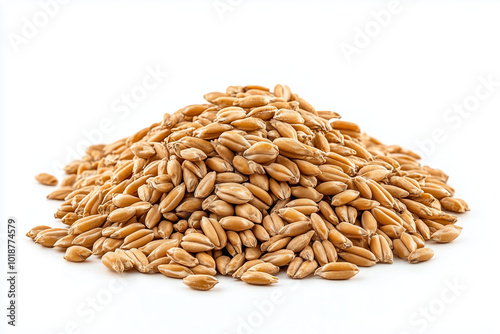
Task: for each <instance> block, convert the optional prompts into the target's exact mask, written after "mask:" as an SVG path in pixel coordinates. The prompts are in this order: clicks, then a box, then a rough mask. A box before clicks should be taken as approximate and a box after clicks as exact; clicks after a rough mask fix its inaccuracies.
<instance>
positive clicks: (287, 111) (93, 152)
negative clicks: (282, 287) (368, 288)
mask: <svg viewBox="0 0 500 334" xmlns="http://www.w3.org/2000/svg"><path fill="white" fill-rule="evenodd" d="M204 98H205V100H206V101H207V102H208V103H206V104H196V105H189V106H187V107H185V108H182V109H180V110H178V111H177V112H175V113H173V114H165V116H164V117H163V120H162V121H161V122H158V123H155V124H152V125H151V126H150V127H147V128H145V129H142V130H140V131H138V132H137V133H135V134H133V135H132V136H130V137H128V138H124V139H121V140H118V141H116V142H114V143H112V144H109V145H95V146H91V147H89V148H88V149H87V154H86V155H85V156H84V157H83V158H82V159H81V160H79V161H73V162H71V163H70V164H68V165H67V166H66V168H65V172H66V173H67V174H68V175H69V176H67V177H66V178H65V179H64V180H63V181H62V182H61V184H60V188H58V189H57V190H55V191H53V192H52V193H50V194H49V195H48V198H50V199H55V200H61V201H62V204H61V206H60V208H59V209H58V210H57V212H56V213H55V217H56V218H58V219H61V221H62V223H63V224H65V225H66V227H59V228H52V227H49V226H37V227H35V228H33V229H32V230H31V231H29V232H28V234H27V235H28V236H29V237H31V238H32V239H33V240H34V241H35V242H36V243H39V244H41V245H43V246H46V247H60V248H65V249H66V255H65V259H67V260H69V261H75V262H80V261H84V260H85V259H87V258H88V257H90V256H92V255H94V256H97V257H101V261H102V263H103V264H104V265H105V266H107V267H109V268H110V269H112V270H115V271H117V272H123V271H127V270H132V269H136V270H138V271H140V272H144V273H152V272H159V273H162V274H163V275H165V276H168V277H173V278H180V279H184V283H185V284H186V285H187V286H189V287H191V288H194V289H198V290H209V289H211V288H212V287H214V286H215V285H216V284H217V283H218V281H217V279H216V278H215V277H214V276H215V275H217V274H221V275H232V276H233V277H235V278H236V279H240V280H242V281H244V282H247V283H250V284H257V285H266V284H272V283H276V282H277V281H278V279H277V278H276V277H275V276H274V275H275V274H276V273H277V272H278V271H279V270H280V269H281V268H282V267H286V271H287V275H288V276H289V277H291V278H304V277H307V276H310V275H317V276H320V277H323V278H326V279H348V278H351V277H353V276H355V275H356V274H357V273H358V272H359V268H358V267H370V266H373V265H375V264H377V263H385V264H390V263H392V262H393V256H394V255H396V256H398V257H400V258H402V259H404V260H407V261H408V262H410V263H418V262H422V261H427V260H429V259H430V258H432V256H433V255H434V252H433V251H432V249H430V248H428V247H426V242H427V241H429V240H430V241H434V242H450V241H452V240H454V239H455V238H457V237H458V235H459V234H460V232H461V229H462V228H461V227H459V226H457V225H456V224H455V223H456V222H457V217H456V216H455V215H453V214H450V213H449V212H450V211H451V212H457V213H462V212H465V211H468V210H469V208H468V206H467V204H466V203H465V202H464V201H463V200H461V199H458V198H455V197H453V194H454V189H453V188H452V187H451V186H449V185H448V184H447V180H448V177H447V175H446V174H445V173H444V172H442V171H440V170H438V169H434V168H431V167H428V166H422V165H421V164H420V163H419V161H418V160H419V157H418V156H417V155H416V154H415V153H413V152H411V151H409V150H406V149H403V148H401V147H399V146H395V145H392V146H388V145H384V144H382V143H381V142H379V141H377V140H376V139H374V138H372V137H370V136H369V135H367V134H365V133H362V132H361V130H360V128H359V126H358V125H357V124H354V123H351V122H347V121H344V120H340V116H339V115H338V114H337V113H335V112H331V111H317V110H315V109H314V107H313V106H312V105H311V104H309V103H308V102H307V101H305V100H304V99H302V98H300V97H299V96H298V95H297V94H294V93H292V92H291V91H290V89H289V88H288V86H284V85H277V86H276V87H275V88H274V90H273V91H271V90H269V89H268V88H265V87H261V86H244V87H243V86H230V87H228V88H227V90H226V92H225V93H222V92H213V93H208V94H206V95H205V96H204ZM37 179H38V180H39V181H40V182H41V183H44V184H50V185H54V184H55V183H57V180H55V178H54V179H53V178H52V177H51V176H50V175H47V174H41V175H39V176H38V177H37Z"/></svg>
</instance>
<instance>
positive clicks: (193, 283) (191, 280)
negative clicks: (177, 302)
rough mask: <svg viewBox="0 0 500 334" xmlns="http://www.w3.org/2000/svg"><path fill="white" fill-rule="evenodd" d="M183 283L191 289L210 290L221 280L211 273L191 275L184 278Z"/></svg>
mask: <svg viewBox="0 0 500 334" xmlns="http://www.w3.org/2000/svg"><path fill="white" fill-rule="evenodd" d="M182 283H184V284H186V285H187V286H189V287H190V288H191V289H195V290H201V291H208V290H210V289H212V288H213V287H214V286H215V285H216V284H217V283H219V281H218V280H217V279H216V278H215V277H213V276H210V275H189V276H186V277H184V278H183V279H182Z"/></svg>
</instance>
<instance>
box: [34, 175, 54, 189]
mask: <svg viewBox="0 0 500 334" xmlns="http://www.w3.org/2000/svg"><path fill="white" fill-rule="evenodd" d="M35 180H37V181H38V182H40V183H41V184H44V185H46V186H55V185H57V178H56V177H55V176H54V175H51V174H48V173H40V174H38V175H37V176H35Z"/></svg>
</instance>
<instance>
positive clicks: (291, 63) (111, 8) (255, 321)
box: [0, 0, 500, 334]
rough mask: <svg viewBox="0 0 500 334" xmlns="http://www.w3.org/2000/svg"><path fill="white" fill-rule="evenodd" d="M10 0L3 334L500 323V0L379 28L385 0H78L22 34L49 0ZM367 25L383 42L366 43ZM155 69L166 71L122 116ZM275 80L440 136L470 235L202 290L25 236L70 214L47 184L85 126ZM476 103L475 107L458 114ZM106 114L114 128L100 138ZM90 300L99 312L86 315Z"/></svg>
mask: <svg viewBox="0 0 500 334" xmlns="http://www.w3.org/2000/svg"><path fill="white" fill-rule="evenodd" d="M46 2H48V0H45V1H41V3H46ZM1 3H2V5H1V7H0V11H1V13H0V15H1V17H0V20H1V26H0V27H1V28H0V29H1V31H0V35H1V42H0V43H1V46H0V50H1V58H0V59H1V67H0V73H1V76H0V78H1V82H0V89H1V92H0V94H1V100H0V101H1V102H0V103H1V105H0V108H1V109H0V110H1V130H0V135H1V164H0V168H1V172H0V177H1V187H0V189H1V190H0V191H1V200H0V204H1V220H2V222H3V223H2V226H3V227H2V231H1V233H2V239H1V242H2V245H1V253H0V254H1V258H2V260H1V264H2V268H5V259H6V256H5V254H6V253H5V249H6V246H5V240H6V239H5V238H6V237H5V229H6V228H5V222H6V221H7V218H8V217H15V218H16V220H17V224H18V239H17V243H18V272H19V281H18V286H17V289H18V299H17V303H18V323H17V324H18V326H17V327H16V328H12V327H10V326H6V317H5V315H4V313H6V311H5V307H4V305H6V302H7V301H6V292H7V287H6V285H5V279H4V278H3V277H4V276H3V275H2V279H1V282H2V285H1V289H2V290H1V291H0V296H1V297H0V300H1V305H2V306H1V309H2V315H1V317H0V318H1V319H2V320H1V322H2V324H1V326H2V328H6V330H7V333H73V332H78V333H104V332H108V331H109V330H111V329H112V330H113V332H120V333H134V332H138V331H141V332H160V330H161V331H162V332H169V333H172V332H174V331H182V332H186V333H187V332H189V333H191V332H192V333H194V332H196V333H284V332H287V333H305V332H310V333H312V332H319V331H321V332H328V333H330V332H332V333H343V332H351V333H362V332H365V331H369V332H370V333H401V334H402V333H471V332H473V331H474V332H477V333H494V332H498V330H499V329H498V324H497V322H496V319H497V318H498V311H499V309H498V300H499V298H500V293H499V288H498V276H497V275H498V255H497V254H498V246H497V245H498V215H497V214H496V213H494V210H495V208H497V207H498V192H497V191H495V189H499V186H500V184H499V182H498V179H499V178H498V167H497V166H498V164H497V162H498V144H499V140H498V125H499V120H500V117H499V113H498V111H499V107H500V86H499V81H500V65H499V59H500V44H499V40H498V32H499V31H500V20H499V19H498V14H499V12H500V4H499V3H498V2H496V3H495V2H494V1H491V2H488V1H474V2H473V1H469V2H465V1H461V2H456V1H442V2H439V1H418V2H416V1H412V2H402V3H399V6H398V7H397V9H398V10H397V13H395V14H391V15H390V18H389V19H388V18H387V17H385V21H386V23H387V22H388V24H385V23H384V25H385V26H382V27H381V26H380V24H379V23H376V22H377V21H375V18H374V16H373V13H380V11H383V10H387V9H388V7H390V6H389V5H388V2H386V1H355V2H354V1H337V2H334V1H328V2H327V1H323V2H321V1H300V2H299V1H255V0H252V1H250V0H246V1H245V0H222V1H212V0H204V1H175V2H174V1H72V2H69V3H68V4H61V5H59V6H58V8H57V10H56V9H54V8H52V10H53V11H54V12H55V14H54V15H53V17H50V19H49V20H48V22H47V24H46V25H44V26H42V27H37V28H36V31H35V32H34V33H33V32H32V35H33V36H29V35H28V37H29V38H25V37H23V29H24V30H26V29H27V28H26V25H27V24H28V23H26V22H27V21H29V22H33V16H35V17H38V16H40V15H42V17H41V18H42V19H43V14H40V12H41V11H43V9H42V8H41V5H40V2H37V1H1ZM215 5H219V7H218V8H220V9H219V11H218V10H217V9H216V6H215ZM224 6H225V7H224ZM391 8H392V7H391ZM224 10H225V11H224ZM221 11H224V12H221ZM42 13H43V12H42ZM37 15H38V16H37ZM26 20H27V21H26ZM41 22H42V23H40V22H38V23H37V24H38V25H40V24H44V22H43V20H42V21H41ZM377 27H378V28H380V29H378V30H377ZM366 28H369V29H372V30H371V31H370V34H371V37H368V41H366V40H365V41H364V44H360V42H363V41H361V40H360V38H361V37H360V36H359V31H360V30H364V29H366ZM24 32H25V33H26V31H24ZM19 38H25V39H22V43H21V42H19V40H20V39H19ZM355 39H357V40H356V43H357V44H355ZM14 40H15V41H18V42H19V43H21V44H19V45H16V43H15V42H14V43H13V41H14ZM347 44H349V45H351V46H352V47H355V48H356V52H357V53H355V54H352V56H351V57H346V56H345V55H344V54H343V52H342V48H341V47H342V46H344V47H346V45H347ZM365 44H366V45H365ZM348 58H350V59H348ZM349 60H350V61H349ZM147 68H150V69H155V68H158V69H159V70H160V71H162V72H168V75H166V76H165V77H163V78H162V79H161V83H160V84H159V85H158V87H157V88H156V89H153V90H151V91H148V93H147V96H146V97H145V98H144V100H143V101H140V102H139V103H138V105H137V106H136V107H135V108H133V109H130V110H129V112H128V114H127V112H126V111H125V110H124V109H123V108H122V109H119V110H121V111H119V110H118V109H117V107H118V106H119V105H120V103H121V102H120V99H121V97H122V94H130V93H131V91H133V90H134V89H135V90H137V89H140V88H137V87H139V86H140V85H141V84H142V81H143V79H144V78H145V77H146V76H147V74H148V72H147V71H148V70H147ZM481 78H483V79H484V80H487V78H490V80H492V81H494V82H496V86H493V87H490V90H491V92H490V93H489V94H487V95H488V96H483V95H481V98H480V99H478V98H477V97H476V96H475V94H476V90H478V91H479V92H480V93H483V94H486V93H488V91H487V90H486V87H485V86H484V85H483V84H482V83H481V82H482V81H481V80H483V79H481ZM276 83H284V84H288V85H289V86H290V87H291V88H292V90H293V91H294V92H297V93H299V94H300V95H301V96H302V97H304V98H305V99H307V100H308V101H310V102H311V103H312V104H313V105H314V106H316V108H317V109H330V110H334V111H337V112H339V113H340V114H341V115H343V117H344V119H346V120H350V121H354V122H357V123H359V124H360V125H361V127H362V129H363V130H365V131H367V132H368V133H370V134H372V135H373V136H375V137H377V138H379V139H381V140H382V141H384V142H386V143H394V144H400V145H402V146H404V147H408V148H411V149H415V150H419V149H420V150H421V147H422V143H426V144H425V147H426V152H425V154H424V156H425V159H424V162H425V163H428V164H430V165H432V166H435V167H439V168H442V169H443V170H445V171H446V172H447V173H449V175H450V183H451V184H452V186H454V187H455V188H456V189H457V196H459V197H463V198H465V199H466V200H467V201H468V202H469V204H470V206H471V208H472V211H471V212H470V213H468V214H466V215H463V216H461V217H460V219H459V224H460V225H462V226H463V227H464V229H463V233H462V235H461V236H460V238H459V239H457V240H456V241H455V242H453V243H452V244H448V245H436V246H434V245H432V246H431V247H433V248H434V250H435V253H436V255H435V258H434V259H432V260H431V261H430V262H428V263H422V264H419V265H410V264H407V263H404V262H403V261H399V260H397V261H395V263H394V264H393V265H377V266H375V267H373V268H362V270H361V272H360V274H359V275H358V276H356V277H355V278H354V279H352V280H350V281H346V282H332V281H327V280H322V279H319V278H309V279H305V280H301V281H299V282H297V281H292V280H291V279H288V278H287V277H286V275H285V273H280V274H279V275H278V277H279V279H280V283H279V284H278V285H276V286H272V287H255V286H249V285H246V284H244V283H242V282H239V281H235V280H233V279H229V278H224V277H222V278H220V284H219V285H217V286H216V287H215V288H214V289H213V290H212V291H210V292H208V293H199V292H196V291H193V290H189V288H187V287H186V286H184V285H183V284H182V282H181V281H180V280H173V279H168V278H166V277H164V276H162V275H143V274H139V273H131V274H128V273H127V274H124V275H122V276H121V277H120V279H117V277H118V276H117V275H114V274H112V272H111V271H110V270H108V269H107V268H105V267H104V266H102V265H101V264H100V263H99V260H97V259H92V260H91V261H88V263H84V264H73V263H69V262H67V261H64V260H63V259H62V256H63V253H62V252H60V251H57V250H50V249H44V248H42V247H41V246H39V245H35V244H33V243H32V242H31V240H29V239H28V238H26V237H24V234H25V233H26V232H27V231H28V230H29V229H30V228H31V227H33V226H35V225H39V224H49V225H53V226H56V225H57V224H59V223H57V222H56V221H55V220H54V219H53V218H52V217H53V212H54V211H55V209H56V207H57V204H58V203H55V202H50V201H47V200H46V199H45V195H46V194H47V193H48V192H49V191H51V189H50V188H49V187H44V186H41V185H37V184H36V182H35V180H34V179H33V176H34V175H36V174H37V173H39V172H43V171H46V172H51V173H55V171H54V166H57V165H58V164H63V163H64V162H65V161H66V159H67V157H68V156H69V157H71V152H73V151H74V150H77V149H78V147H80V146H82V145H83V146H85V145H88V140H89V139H88V136H86V133H87V134H89V133H90V134H91V136H90V138H91V139H92V138H93V139H97V140H99V141H103V142H110V141H112V140H116V139H119V138H121V137H123V136H127V135H130V134H132V133H134V132H135V131H137V130H139V129H141V128H143V127H145V126H148V125H149V124H151V123H153V122H156V121H159V120H161V118H162V115H163V113H165V112H173V111H175V110H177V109H179V108H181V107H183V106H185V105H187V104H191V103H199V102H202V101H203V100H202V95H203V94H204V93H206V92H210V91H217V90H219V91H220V90H224V89H225V87H226V86H228V85H245V84H261V85H266V86H271V87H273V86H274V85H275V84H276ZM475 102H477V104H476V105H474V103H475ZM464 103H466V104H467V103H470V105H469V106H468V107H467V108H469V110H470V112H467V115H465V114H464V115H463V116H458V115H459V114H457V113H455V112H453V111H451V112H449V111H447V110H449V109H450V108H453V106H454V105H459V106H460V105H462V106H463V104H464ZM121 106H123V105H121ZM446 117H448V118H446ZM450 117H451V118H450ZM103 120H107V121H105V122H108V123H109V124H108V125H110V127H112V130H111V131H107V132H106V133H103V132H102V131H101V130H99V126H100V124H101V122H102V121H103ZM440 129H441V130H440ZM107 130H109V129H107ZM433 133H437V134H439V136H438V137H439V138H441V140H439V141H440V142H439V143H436V141H435V140H433V141H432V142H431V139H430V138H432V134H433ZM439 138H438V139H439ZM443 138H444V139H443ZM3 270H4V269H3ZM110 285H111V287H112V289H110ZM449 285H458V288H455V290H450V289H449ZM113 288H114V289H113ZM276 296H278V297H279V298H278V299H276V298H275V297H276ZM89 298H90V299H89ZM92 298H97V300H98V302H97V303H98V305H97V308H98V309H99V311H90V310H92V308H91V306H90V304H89V303H91V300H92ZM273 300H274V301H273ZM259 305H260V306H259ZM262 305H264V306H265V307H266V309H265V310H264V311H262V310H261V306H262ZM424 312H427V315H424ZM73 326H77V330H76V331H73ZM2 332H5V331H4V330H2Z"/></svg>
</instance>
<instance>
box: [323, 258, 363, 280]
mask: <svg viewBox="0 0 500 334" xmlns="http://www.w3.org/2000/svg"><path fill="white" fill-rule="evenodd" d="M358 273H359V269H358V267H357V266H356V265H355V264H352V263H348V262H332V263H328V264H325V265H324V266H322V267H320V268H318V269H317V270H316V271H315V272H314V275H317V276H321V277H323V278H326V279H331V280H345V279H349V278H351V277H353V276H356V275H357V274H358Z"/></svg>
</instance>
